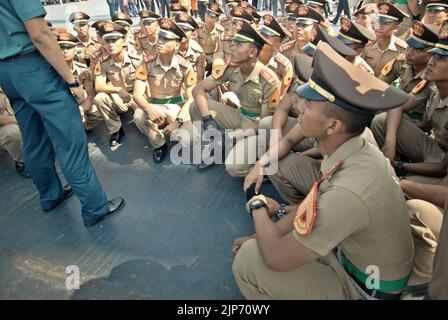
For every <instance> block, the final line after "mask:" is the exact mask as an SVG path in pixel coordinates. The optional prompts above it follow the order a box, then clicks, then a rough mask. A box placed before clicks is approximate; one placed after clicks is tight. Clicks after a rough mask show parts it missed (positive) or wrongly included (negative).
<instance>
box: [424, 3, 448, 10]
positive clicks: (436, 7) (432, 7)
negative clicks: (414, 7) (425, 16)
mask: <svg viewBox="0 0 448 320" xmlns="http://www.w3.org/2000/svg"><path fill="white" fill-rule="evenodd" d="M426 9H431V10H440V11H444V10H448V7H444V6H441V5H437V4H433V5H431V4H428V5H427V6H426Z"/></svg>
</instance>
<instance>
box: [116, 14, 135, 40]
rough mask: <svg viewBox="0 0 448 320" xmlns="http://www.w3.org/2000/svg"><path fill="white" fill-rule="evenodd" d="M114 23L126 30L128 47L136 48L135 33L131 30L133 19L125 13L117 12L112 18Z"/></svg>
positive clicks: (125, 38)
mask: <svg viewBox="0 0 448 320" xmlns="http://www.w3.org/2000/svg"><path fill="white" fill-rule="evenodd" d="M112 22H115V23H116V24H119V25H120V26H122V27H123V28H124V29H125V30H126V36H125V37H124V41H125V43H126V45H127V46H129V45H131V46H133V47H134V48H135V37H134V33H133V31H132V30H131V26H132V24H133V21H132V19H131V17H130V16H129V15H127V14H126V13H124V12H117V13H116V14H114V16H113V17H112Z"/></svg>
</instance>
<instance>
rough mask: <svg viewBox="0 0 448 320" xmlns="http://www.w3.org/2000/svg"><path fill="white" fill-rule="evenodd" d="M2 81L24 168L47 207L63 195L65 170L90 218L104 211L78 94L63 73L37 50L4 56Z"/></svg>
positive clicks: (0, 70) (86, 217) (0, 72)
mask: <svg viewBox="0 0 448 320" xmlns="http://www.w3.org/2000/svg"><path fill="white" fill-rule="evenodd" d="M0 86H1V87H2V89H3V91H4V92H5V93H6V96H7V97H8V98H9V99H10V102H11V105H12V108H13V109H14V113H15V116H16V119H17V122H18V124H19V127H20V131H21V133H22V137H23V155H24V161H25V165H26V168H27V170H28V172H29V173H30V175H31V177H32V179H33V182H34V184H35V185H36V187H37V189H38V190H39V194H40V202H41V206H42V208H43V209H46V208H50V207H51V206H52V205H54V204H55V203H56V202H58V201H59V200H60V199H61V198H62V197H63V188H62V185H61V181H60V180H59V177H58V175H57V173H56V169H55V159H56V158H57V159H58V161H59V163H60V166H61V169H62V172H63V174H64V176H65V178H66V180H67V181H68V183H69V184H70V185H71V186H72V188H73V192H74V194H75V195H76V196H77V197H78V198H79V200H80V201H81V205H82V218H83V219H84V221H85V222H87V223H88V222H92V221H95V220H97V219H98V218H99V217H102V216H104V215H105V214H106V212H107V210H108V208H107V198H106V193H105V192H104V190H103V188H102V187H101V184H100V183H99V181H98V178H97V177H96V174H95V171H94V169H93V167H92V164H91V162H90V159H89V154H88V149H87V138H86V134H85V132H84V128H83V126H82V122H81V116H80V113H79V108H78V104H77V102H76V100H75V99H74V98H73V96H72V95H71V93H70V91H69V89H68V88H67V85H66V84H65V82H64V80H63V79H62V77H61V76H60V75H59V74H58V73H57V72H56V71H55V70H54V68H53V67H52V66H51V65H50V64H49V63H48V62H47V61H46V60H45V59H44V58H43V57H42V56H41V55H40V54H39V53H37V52H36V53H34V54H30V55H26V56H24V57H20V56H19V57H16V58H14V57H13V58H9V59H5V60H0Z"/></svg>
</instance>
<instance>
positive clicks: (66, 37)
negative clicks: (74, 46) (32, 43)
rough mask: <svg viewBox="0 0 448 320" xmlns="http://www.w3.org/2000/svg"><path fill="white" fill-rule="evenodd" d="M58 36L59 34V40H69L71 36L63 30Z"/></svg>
mask: <svg viewBox="0 0 448 320" xmlns="http://www.w3.org/2000/svg"><path fill="white" fill-rule="evenodd" d="M58 36H59V40H61V41H69V40H70V38H71V37H70V34H69V33H67V32H61V33H59V34H58Z"/></svg>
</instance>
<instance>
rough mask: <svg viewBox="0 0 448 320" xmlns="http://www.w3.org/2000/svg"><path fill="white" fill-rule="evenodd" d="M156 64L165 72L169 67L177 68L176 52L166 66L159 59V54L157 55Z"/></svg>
mask: <svg viewBox="0 0 448 320" xmlns="http://www.w3.org/2000/svg"><path fill="white" fill-rule="evenodd" d="M187 52H188V51H187ZM156 64H158V65H159V66H160V67H161V68H162V69H163V70H164V71H165V72H167V71H168V70H170V69H171V68H174V69H178V68H179V60H178V59H177V55H176V54H175V55H174V56H173V59H171V64H170V65H169V66H168V67H165V66H164V65H163V64H162V60H160V55H157V59H156Z"/></svg>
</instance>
